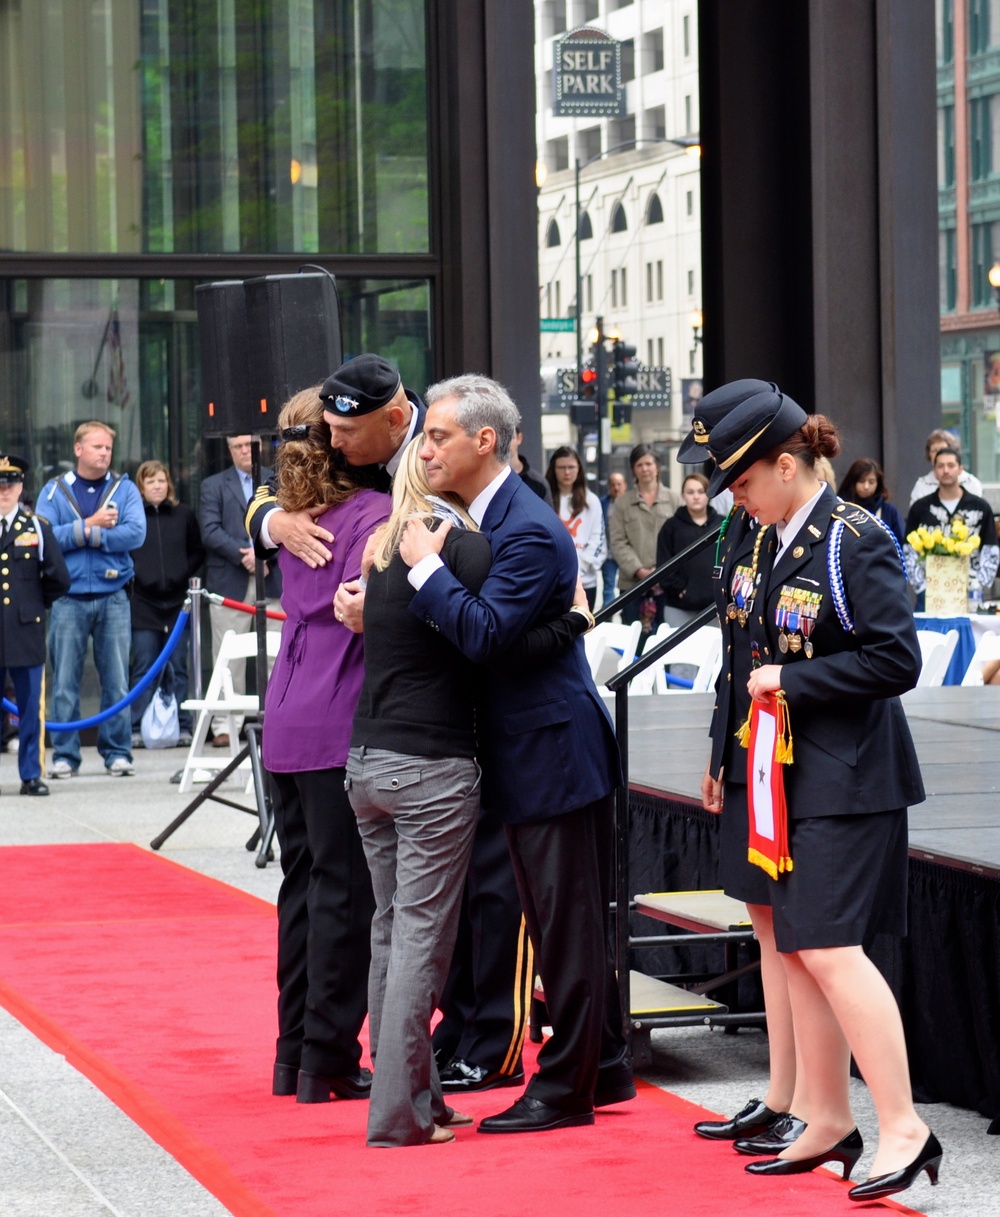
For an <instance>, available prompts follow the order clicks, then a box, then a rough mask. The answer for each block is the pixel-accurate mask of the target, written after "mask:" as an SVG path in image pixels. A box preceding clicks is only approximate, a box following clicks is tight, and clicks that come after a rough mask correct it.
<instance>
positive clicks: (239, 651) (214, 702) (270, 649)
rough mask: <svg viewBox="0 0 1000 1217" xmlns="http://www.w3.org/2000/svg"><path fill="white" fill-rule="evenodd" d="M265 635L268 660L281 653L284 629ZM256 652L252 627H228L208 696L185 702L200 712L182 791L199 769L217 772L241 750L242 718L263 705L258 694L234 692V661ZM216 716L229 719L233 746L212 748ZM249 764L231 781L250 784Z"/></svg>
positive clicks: (233, 775) (230, 778)
mask: <svg viewBox="0 0 1000 1217" xmlns="http://www.w3.org/2000/svg"><path fill="white" fill-rule="evenodd" d="M265 638H266V641H267V655H268V659H269V660H272V661H273V660H274V658H275V657H276V656H277V654H278V647H279V645H280V643H281V632H280V631H279V630H268V631H267V633H266V635H265ZM256 654H257V634H256V632H255V631H253V630H251V631H250V633H248V634H237V633H235V632H234V631H233V630H227V631H226V633H225V634H224V635H223V637H222V642H221V643H220V644H219V654H218V658H217V659H216V661H215V667H214V668H213V669H212V675H211V677H210V679H209V682H208V686H207V688H206V689H205V696H204V697H201V698H188V700H187V701H185V702H182V703H181V709H182V710H196V711H197V712H198V719H197V722H196V724H195V729H194V733H193V736H192V739H191V746H190V748H189V749H188V754H187V758H186V759H185V761H184V770H183V772H182V774H181V782H180V786H179V787H178V790H179V791H180V793H181V794H186V793H187V792H188V791H189V790H190V789H191V788H192V786H193V785H194V777H195V773H196V771H197V770H203V771H204V770H207V771H209V772H210V773H211V774H214V773H216V772H217V771H218V770H220V769H224V768H225V767H226V766H227V765H228V764H229V762H230V761H231V760H232V759H233V757H234V756H236V755H237V754H238V753H239V751H240V739H239V736H240V730H239V725H238V724H239V719H240V718H243V717H245V716H246V715H248V714H250V715H253V714H257V713H258V711H259V708H260V704H259V701H258V699H257V696H256V694H251V693H246V694H238V693H234V692H233V674H232V671H231V669H230V664H231V663H232V662H233V660H234V659H244V660H246V659H250V658H252V657H253V656H255V655H256ZM216 716H222V717H223V719H224V721H225V731H226V733H227V734H228V736H229V747H228V748H212V749H211V750H209V749H208V747H207V738H208V730H209V727H210V726H211V724H212V719H213V718H214V717H216ZM249 767H250V762H249V761H246V762H244V764H243V765H240V767H239V769H237V770H236V771H235V772H234V773H233V774H231V775H230V777H229V778H228V779H227V780H229V781H236V782H243V783H246V780H247V778H246V773H241V772H240V770H243V769H247V770H249Z"/></svg>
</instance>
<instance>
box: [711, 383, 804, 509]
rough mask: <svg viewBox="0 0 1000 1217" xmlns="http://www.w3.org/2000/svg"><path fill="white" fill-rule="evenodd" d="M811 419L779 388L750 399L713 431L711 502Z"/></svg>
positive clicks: (769, 387) (717, 424)
mask: <svg viewBox="0 0 1000 1217" xmlns="http://www.w3.org/2000/svg"><path fill="white" fill-rule="evenodd" d="M808 417H809V415H808V414H806V412H805V410H803V409H802V407H801V406H800V405H799V404H798V402H796V401H793V400H792V398H790V397H789V396H788V394H787V393H782V392H781V390H780V389H779V388H778V386H777V385H768V386H767V389H766V391H765V392H762V393H756V394H754V395H753V396H752V397H748V398H747V399H746V400H745V401H743V402H741V403H740V404H739V405H738V406H735V407H734V408H733V409H732V410H730V412H729V413H728V414H727V415H726V416H725V418H724V419H722V421H721V422H719V423H716V425H715V426H714V427H713V428H712V434H711V435H710V437H709V441H708V450H709V454H710V455H711V457H712V459H713V460H714V461H715V469H714V471H713V473H712V476H711V477H710V478H709V482H708V495H709V498H712V497H714V496H715V495H717V494H718V493H719V491H720V490H725V488H726V487H727V486H731V485H732V484H733V482H735V481H736V479H737V478H738V477H741V476H742V475H743V474H744V473H746V471H747V470H748V469H749V468H750V466H751V465H752V464H753V463H754V462H755V461H759V460H760V458H761V457H762V456H766V455H767V453H768V452H770V451H771V449H772V448H774V447H776V446H777V445H778V444H780V443H781V441H782V440H786V439H788V438H789V436H791V435H794V434H795V432H796V431H798V429H799V428H800V427H801V426H802V425H803V424H804V423H805V421H806V419H807V418H808Z"/></svg>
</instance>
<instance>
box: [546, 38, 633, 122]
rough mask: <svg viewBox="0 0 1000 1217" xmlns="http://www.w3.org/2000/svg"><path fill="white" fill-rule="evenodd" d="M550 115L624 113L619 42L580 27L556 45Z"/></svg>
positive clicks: (602, 116)
mask: <svg viewBox="0 0 1000 1217" xmlns="http://www.w3.org/2000/svg"><path fill="white" fill-rule="evenodd" d="M552 82H553V98H552V113H553V114H556V115H560V116H562V117H566V118H574V117H580V118H613V117H616V116H618V115H622V114H624V113H625V86H624V85H623V84H622V50H621V43H620V42H617V41H616V40H615V39H614V38H611V37H609V36H608V35H607V34H605V33H604V32H603V30H595V29H593V28H592V27H591V26H581V27H580V28H579V29H576V30H571V31H570V32H569V33H568V34H567V35H566V36H565V38H559V39H557V41H556V43H555V70H554V72H553V73H552Z"/></svg>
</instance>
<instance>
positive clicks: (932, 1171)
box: [847, 1133, 944, 1200]
mask: <svg viewBox="0 0 1000 1217" xmlns="http://www.w3.org/2000/svg"><path fill="white" fill-rule="evenodd" d="M943 1156H944V1150H943V1149H942V1148H941V1142H940V1141H939V1140H938V1139H937V1137H935V1136H934V1134H933V1133H931V1134H930V1135H929V1136H928V1138H927V1140H926V1141H925V1142H924V1148H923V1149H922V1150H921V1151H920V1153H919V1154H917V1156H916V1157H915V1158H914V1159H913V1161H912V1162H911V1163H910V1165H909V1166H904V1167H902V1168H901V1169H900V1170H898V1171H890V1172H889V1174H887V1175H876V1176H875V1178H874V1179H868V1180H867V1181H866V1182H865V1183H859V1184H858V1185H857V1187H852V1188H851V1190H850V1191H849V1192H848V1193H847V1196H848V1199H849V1200H881V1199H882V1198H883V1197H884V1196H892V1195H894V1194H895V1193H896V1192H905V1191H906V1189H907V1188H908V1187H912V1185H913V1184H914V1183H916V1181H917V1179H918V1177H919V1175H920V1172H921V1171H926V1172H927V1178H928V1179H930V1181H931V1183H932V1184H935V1183H937V1181H938V1167H939V1166H940V1165H941V1159H942V1157H943Z"/></svg>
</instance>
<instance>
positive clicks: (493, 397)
mask: <svg viewBox="0 0 1000 1217" xmlns="http://www.w3.org/2000/svg"><path fill="white" fill-rule="evenodd" d="M446 397H449V398H454V399H455V421H456V422H457V423H458V425H459V426H460V427H461V428H462V430H463V431H464V432H465V434H466V435H475V434H476V432H477V431H479V430H481V429H482V428H483V427H490V428H491V429H492V430H493V431H494V432H495V434H496V437H497V446H496V450H495V453H494V455H495V456H496V459H497V460H498V461H499V463H500V464H501V465H505V464H506V463H507V462H508V461H509V460H510V446H511V444H512V443H513V442H514V435H515V433H516V432H517V429H518V427H520V425H521V412H520V411H519V410H518V408H517V406H515V405H514V403H513V401H511V398H510V394H509V393H508V392H507V390H506V389H505V388H504V387H503V385H501V384H498V383H497V382H496V381H495V380H490V378H489V377H488V376H477V375H476V374H475V373H469V374H468V375H466V376H453V377H452V378H451V379H450V380H440V381H438V383H437V384H434V385H431V387H430V388H429V389H428V390H427V392H426V393H425V394H424V401H425V402H426V403H427V405H428V406H433V405H434V403H435V402H438V401H443V400H444V399H445V398H446Z"/></svg>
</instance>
